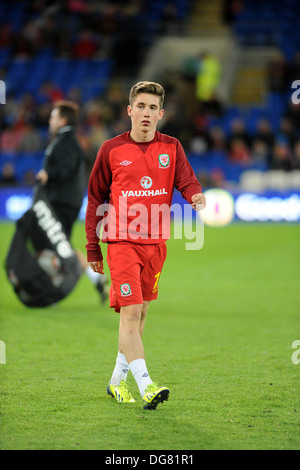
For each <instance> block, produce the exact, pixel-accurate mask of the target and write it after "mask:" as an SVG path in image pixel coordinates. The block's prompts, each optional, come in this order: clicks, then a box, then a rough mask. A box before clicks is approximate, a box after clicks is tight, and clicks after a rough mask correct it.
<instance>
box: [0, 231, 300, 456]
mask: <svg viewBox="0 0 300 470" xmlns="http://www.w3.org/2000/svg"><path fill="white" fill-rule="evenodd" d="M0 230H1V247H0V250H1V262H2V266H3V264H4V259H5V255H6V252H7V249H8V246H9V243H10V240H11V237H12V234H13V232H14V224H11V223H2V224H1V226H0ZM299 240H300V228H299V225H292V224H291V225H289V224H287V225H277V224H274V225H271V224H266V225H259V224H257V225H255V224H253V225H251V224H250V225H246V224H232V225H230V226H228V227H225V228H222V229H213V228H207V227H206V228H205V242H204V247H203V249H202V250H200V251H185V249H184V247H185V245H184V243H185V241H184V240H170V241H169V242H168V257H167V261H166V263H165V266H164V269H163V272H162V276H161V279H160V290H159V298H158V300H157V301H155V302H153V303H152V304H151V306H150V310H149V315H148V318H147V321H146V327H145V333H144V345H145V351H146V361H147V365H148V369H149V373H150V375H151V377H152V378H153V379H154V380H155V381H157V382H158V383H160V384H161V385H167V386H169V388H170V399H169V401H168V402H165V403H163V404H162V405H160V406H159V407H158V408H157V410H155V411H146V410H143V408H142V403H141V400H140V397H139V393H138V389H137V386H136V384H135V383H134V381H133V378H132V376H130V377H129V382H130V384H131V385H132V391H133V394H134V396H135V397H136V399H137V402H136V403H135V404H132V405H120V404H118V403H116V402H115V401H114V400H113V399H111V398H110V397H108V396H107V395H106V385H107V383H108V381H109V379H110V376H111V372H112V369H113V367H114V364H115V358H116V354H117V334H118V314H116V313H114V312H113V311H112V310H110V309H109V307H108V306H107V305H105V306H103V305H100V304H99V301H98V297H97V295H96V292H95V291H94V288H93V287H92V285H91V284H90V283H89V281H88V280H87V278H86V277H84V276H83V277H82V278H81V279H80V281H79V283H78V285H77V286H76V288H75V290H74V291H73V292H72V293H71V294H70V296H69V297H68V298H66V299H65V300H63V301H62V302H61V303H60V304H58V305H56V306H53V307H48V308H46V309H28V308H26V307H24V306H23V305H22V304H21V303H20V302H19V300H18V299H17V298H16V296H15V294H14V293H13V291H12V288H11V286H10V284H9V283H8V281H7V279H6V275H5V271H4V269H3V268H2V270H1V296H0V302H1V305H0V340H2V341H3V342H4V343H5V347H6V364H1V365H0V399H1V408H0V413H1V414H0V428H1V435H0V448H1V449H33V450H37V449H99V450H116V449H117V450H140V449H146V450H192V449H193V450H201V449H299V448H300V427H299V423H300V399H299V385H300V364H297V363H293V362H292V354H293V352H294V353H295V350H294V349H293V348H292V344H293V342H294V341H295V340H300V321H299V312H300V308H299V307H300V301H299V299H300V295H299V292H300V290H299V287H300V285H299V271H300V269H299V268H300V265H299V261H300V254H299V253H300V252H299ZM72 241H73V245H74V246H75V247H76V248H79V249H80V248H81V249H82V250H83V249H84V245H85V233H84V226H83V224H82V223H79V222H78V224H77V225H76V227H75V229H74V233H73V237H72ZM104 252H105V248H104ZM106 271H107V266H106ZM295 356H296V357H298V358H300V354H299V355H298V356H297V354H295Z"/></svg>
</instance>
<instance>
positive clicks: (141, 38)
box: [0, 0, 300, 188]
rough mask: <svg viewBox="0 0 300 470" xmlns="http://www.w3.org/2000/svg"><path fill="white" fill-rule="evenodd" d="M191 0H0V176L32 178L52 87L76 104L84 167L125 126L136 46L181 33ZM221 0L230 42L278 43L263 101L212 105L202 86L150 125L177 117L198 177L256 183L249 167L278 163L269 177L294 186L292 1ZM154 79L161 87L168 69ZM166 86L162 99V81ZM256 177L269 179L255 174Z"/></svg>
mask: <svg viewBox="0 0 300 470" xmlns="http://www.w3.org/2000/svg"><path fill="white" fill-rule="evenodd" d="M199 1H201V0H199ZM215 1H216V0H214V2H215ZM214 2H212V3H214ZM195 3H197V2H194V1H193V0H175V1H173V2H169V1H168V0H153V1H151V2H144V1H142V0H131V1H128V2H121V1H117V0H115V1H112V2H108V3H105V2H99V3H97V2H89V1H88V0H86V1H84V0H78V1H72V0H67V1H63V2H59V1H58V2H55V3H53V2H51V1H47V0H42V1H38V2H35V1H33V2H24V1H21V0H16V1H12V0H10V1H7V0H3V1H2V2H1V3H0V79H1V80H2V81H4V82H5V85H6V104H5V105H0V106H1V107H0V113H1V137H0V172H1V174H3V173H5V171H6V174H8V175H10V176H9V177H7V178H6V179H5V175H4V174H3V177H2V181H1V183H2V184H5V181H6V182H7V184H8V182H10V184H12V183H13V182H14V181H16V182H17V183H19V184H32V180H33V178H34V174H35V173H36V172H37V171H38V169H39V168H40V166H41V164H42V159H43V150H44V148H45V146H46V145H47V143H48V133H47V121H48V115H49V110H50V109H51V105H52V103H53V102H54V101H55V100H56V99H60V98H70V99H75V100H76V101H78V102H79V104H80V105H81V123H80V126H79V129H78V134H79V139H80V141H81V143H82V146H83V148H84V150H85V151H86V153H87V156H88V159H89V161H90V166H91V165H92V163H93V159H94V158H95V152H96V150H97V148H98V147H99V145H101V143H102V141H103V140H105V139H106V138H109V137H112V136H114V135H116V134H117V133H120V132H123V131H124V130H127V128H128V124H129V123H128V119H127V117H126V115H124V107H125V106H126V104H127V90H128V83H133V82H134V80H135V77H136V76H137V71H138V68H139V67H140V66H141V63H142V61H143V58H144V57H145V54H146V53H147V50H148V49H149V48H150V47H151V45H152V44H153V43H154V41H155V40H156V39H157V38H158V37H161V36H163V35H168V34H175V35H176V34H177V35H183V34H185V32H187V31H186V28H187V27H188V25H189V24H190V23H189V21H190V20H189V19H190V18H191V15H192V13H193V8H195ZM219 3H220V2H219ZM224 5H226V8H227V10H226V12H225V13H226V14H224V18H223V22H224V23H225V22H227V24H229V26H230V29H231V31H232V32H233V33H234V35H235V37H236V40H237V42H238V43H239V46H240V47H241V48H243V47H247V46H251V47H258V48H260V47H264V46H269V45H272V46H276V48H278V51H279V54H278V55H277V56H276V57H274V58H273V59H272V61H271V62H270V63H269V65H268V67H267V69H266V71H265V72H266V86H267V93H266V95H265V97H264V101H263V102H257V103H252V104H251V105H248V106H245V105H239V104H238V103H237V104H236V103H235V104H229V105H228V104H226V105H224V104H223V103H220V102H218V97H215V96H213V97H212V98H211V100H208V101H207V102H205V103H200V106H199V111H198V114H197V115H196V116H192V117H191V116H184V115H183V114H182V108H181V106H180V105H179V104H178V103H176V100H174V101H173V102H172V103H173V107H174V110H175V121H177V126H176V123H175V124H173V126H172V122H171V119H170V120H169V121H167V122H166V124H165V127H163V128H162V132H164V131H165V132H169V131H170V132H171V133H172V132H173V133H175V134H176V132H178V126H179V125H181V123H182V129H181V136H182V138H183V143H184V145H185V149H186V152H187V154H188V157H189V159H190V162H191V164H192V166H193V167H194V169H195V171H196V172H197V173H198V174H199V177H201V178H202V179H204V185H206V186H207V187H209V186H226V185H228V183H229V184H231V185H238V184H240V185H241V186H244V187H245V188H247V187H248V188H249V187H250V186H251V181H252V182H254V179H255V178H256V183H252V185H254V186H255V185H256V187H257V188H258V187H262V184H260V180H261V178H260V177H259V176H258V175H261V174H264V175H265V173H266V172H267V171H269V170H280V171H281V174H282V172H284V173H286V174H285V177H281V179H280V177H279V173H278V174H277V177H278V179H277V182H278V184H279V185H280V187H281V188H284V187H286V185H290V186H293V187H299V178H296V176H293V174H294V172H296V170H299V169H300V134H299V129H300V111H299V109H298V108H299V106H298V105H295V104H293V103H292V101H291V82H292V81H293V80H295V79H297V78H298V79H300V75H299V72H300V53H299V51H300V35H299V28H297V21H296V20H297V14H298V17H299V3H298V2H297V1H296V0H286V2H284V4H281V2H272V1H271V0H263V1H261V2H256V1H254V0H240V1H238V2H237V1H235V2H231V1H227V2H224ZM195 24H196V23H195ZM287 37H288V39H289V40H288V41H287V40H286V38H287ZM189 78H191V77H189ZM166 86H167V91H168V93H169V88H168V80H166ZM173 91H174V90H173ZM169 94H170V95H171V99H172V98H174V97H172V90H171V93H169ZM174 95H176V90H175V93H174ZM171 99H170V101H171ZM203 104H204V106H202V105H203ZM297 106H298V107H297ZM183 116H184V117H183ZM176 136H178V135H176ZM181 136H178V137H179V138H181ZM8 164H9V165H8ZM12 169H13V171H12ZM2 170H5V171H2ZM12 173H13V175H12ZM295 174H296V173H295ZM254 175H255V178H254ZM251 178H252V179H251ZM283 181H284V182H283ZM266 184H268V185H269V186H272V185H273V186H274V185H275V184H276V183H275V182H274V179H272V178H269V179H267V178H265V180H264V183H263V187H266Z"/></svg>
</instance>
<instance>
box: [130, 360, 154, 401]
mask: <svg viewBox="0 0 300 470" xmlns="http://www.w3.org/2000/svg"><path fill="white" fill-rule="evenodd" d="M129 369H130V370H131V372H132V375H133V377H134V379H135V381H136V383H137V386H138V387H139V390H140V394H141V397H142V398H143V396H144V395H145V389H146V387H147V385H149V384H152V380H151V378H150V376H149V373H148V370H147V367H146V362H145V360H144V359H136V360H135V361H132V362H131V363H130V364H129Z"/></svg>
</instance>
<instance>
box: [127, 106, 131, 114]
mask: <svg viewBox="0 0 300 470" xmlns="http://www.w3.org/2000/svg"><path fill="white" fill-rule="evenodd" d="M127 113H128V116H129V117H132V109H131V106H130V105H128V106H127Z"/></svg>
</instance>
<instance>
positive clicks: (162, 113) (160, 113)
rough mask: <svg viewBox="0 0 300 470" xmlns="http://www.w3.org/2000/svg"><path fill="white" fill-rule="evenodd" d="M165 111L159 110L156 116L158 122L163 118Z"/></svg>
mask: <svg viewBox="0 0 300 470" xmlns="http://www.w3.org/2000/svg"><path fill="white" fill-rule="evenodd" d="M164 113H165V111H164V110H163V109H161V110H160V111H159V115H158V120H159V121H160V120H161V119H162V118H163V115H164Z"/></svg>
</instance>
